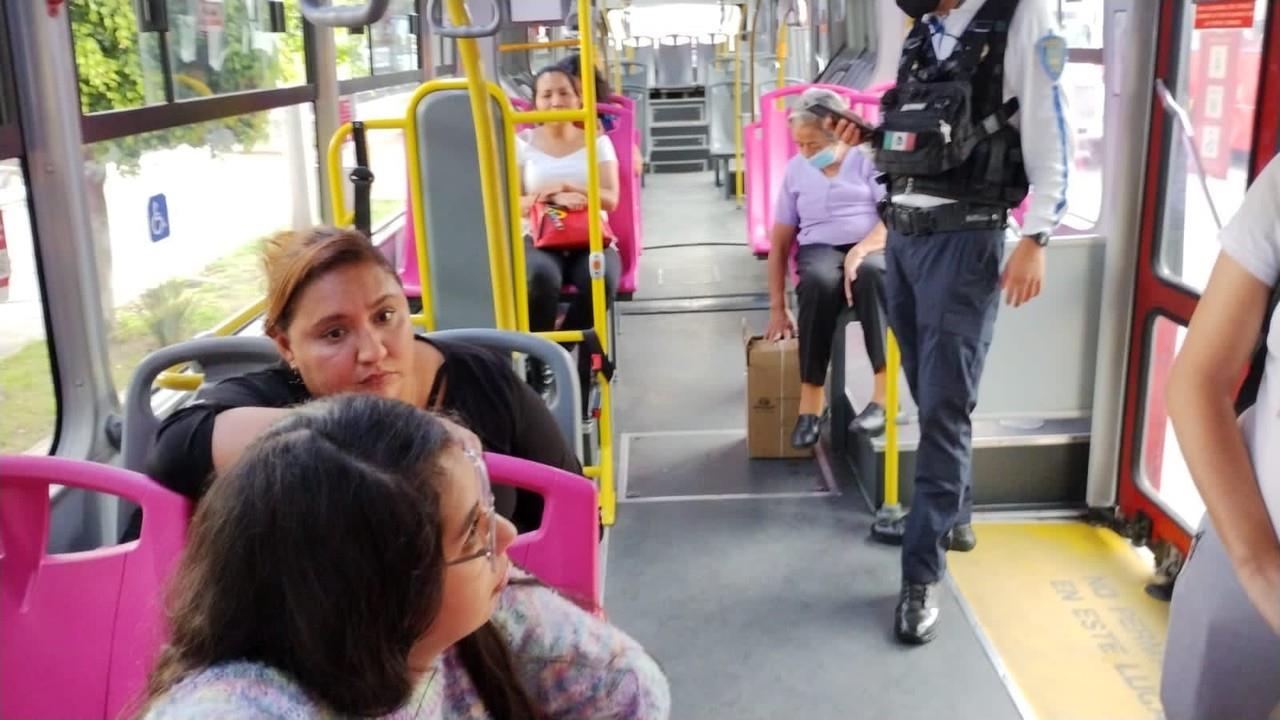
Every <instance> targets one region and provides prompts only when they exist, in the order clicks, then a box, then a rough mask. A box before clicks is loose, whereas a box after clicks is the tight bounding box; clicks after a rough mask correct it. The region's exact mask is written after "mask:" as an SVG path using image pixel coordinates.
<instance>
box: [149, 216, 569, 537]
mask: <svg viewBox="0 0 1280 720" xmlns="http://www.w3.org/2000/svg"><path fill="white" fill-rule="evenodd" d="M264 265H265V267H266V271H267V311H266V318H265V322H264V325H265V328H266V332H267V335H268V336H270V337H271V339H272V340H274V341H275V343H276V346H277V347H278V348H279V350H280V356H281V358H282V362H281V363H280V364H279V365H277V366H274V367H271V368H268V369H266V370H262V371H259V372H253V373H248V374H246V375H243V376H241V377H236V378H229V379H227V380H224V381H222V382H220V383H218V384H217V385H214V386H213V387H211V388H209V389H207V390H206V391H204V392H202V393H201V394H200V395H199V396H198V397H197V398H196V400H195V401H194V402H193V403H192V404H190V405H188V406H186V407H184V408H182V409H181V410H178V411H177V412H175V413H173V414H172V415H170V416H169V417H168V418H166V419H165V421H164V422H163V423H162V424H161V426H160V429H159V430H158V431H157V436H156V444H155V447H154V449H153V450H152V454H151V456H150V457H149V458H148V463H147V470H148V473H149V474H150V475H151V476H152V477H154V478H156V479H157V480H159V481H160V482H161V483H163V484H164V485H165V486H167V487H169V488H171V489H173V490H175V491H177V492H180V493H182V494H183V495H186V496H188V497H191V498H193V499H198V498H199V497H200V496H201V495H202V494H203V493H204V491H205V489H206V488H207V487H208V483H209V481H210V480H211V479H212V478H213V477H214V476H215V475H216V474H217V473H219V472H222V471H225V470H226V469H227V468H229V467H230V466H231V465H232V464H233V463H234V462H235V461H236V459H238V458H239V457H240V454H241V453H242V452H243V451H244V449H245V448H246V447H247V446H248V445H249V444H250V443H251V442H252V441H253V440H254V439H255V438H257V437H258V436H259V435H260V434H262V432H263V431H265V430H266V428H267V427H269V426H270V425H271V424H272V423H274V422H275V421H276V420H278V419H280V418H281V417H283V416H284V415H286V414H288V413H289V412H290V408H292V407H295V406H297V405H301V404H303V403H305V402H307V401H308V400H311V399H312V398H316V397H324V396H328V395H335V394H338V393H344V392H357V393H360V392H363V393H373V394H376V395H380V396H383V397H387V398H392V399H398V400H403V401H405V402H407V403H410V404H412V405H414V406H417V407H422V408H429V409H436V410H442V411H445V412H448V413H452V414H455V415H457V416H458V417H459V419H461V420H462V421H463V423H465V424H466V425H467V426H468V427H470V428H471V429H472V430H473V431H474V432H475V433H476V434H477V435H478V436H479V437H480V441H481V442H482V443H483V445H484V447H485V449H486V450H489V451H492V452H497V453H502V454H504V455H513V456H516V457H521V458H525V459H528V460H533V461H535V462H540V463H543V464H545V465H550V466H553V467H558V468H561V469H563V470H566V471H569V472H572V473H576V474H581V473H582V466H581V464H580V463H579V462H578V460H577V458H576V457H575V455H574V453H573V451H572V449H571V448H570V446H569V444H568V442H567V441H566V439H565V438H564V437H563V436H562V435H561V433H560V431H559V429H558V427H557V426H556V424H555V421H554V419H553V418H552V416H551V413H550V412H549V411H548V410H547V408H546V406H545V405H544V404H543V402H542V400H541V399H540V398H539V397H538V395H537V394H536V393H534V392H533V390H532V389H531V388H529V387H528V386H527V385H525V384H524V383H523V382H521V381H520V380H519V379H518V378H517V377H516V375H515V373H514V372H512V370H511V366H510V362H509V361H507V360H506V359H504V358H503V357H502V356H500V355H499V354H497V353H494V352H491V351H489V350H485V349H482V348H477V347H474V346H470V345H465V344H462V343H453V342H442V341H438V340H428V339H426V338H424V337H420V336H415V334H414V332H413V325H412V323H411V321H410V319H409V306H408V301H407V300H406V298H405V295H404V290H403V288H402V287H401V285H400V280H399V277H398V276H397V275H396V273H395V271H394V269H393V268H392V267H391V264H390V263H389V262H388V261H387V259H386V258H385V257H384V256H383V255H382V254H381V253H380V252H378V250H377V249H376V248H374V247H373V246H372V245H371V244H370V243H369V241H368V240H367V239H366V238H365V237H364V236H363V235H360V234H358V233H355V232H351V231H346V230H337V229H333V228H316V229H313V230H310V231H308V232H303V233H283V234H281V235H278V236H276V237H274V238H272V239H271V240H270V241H268V243H267V246H266V250H265V259H264ZM499 490H500V488H495V494H498V493H499ZM501 490H502V491H504V492H502V494H499V496H498V498H497V500H498V504H499V509H500V510H502V511H504V514H506V515H508V516H512V515H513V513H512V508H513V506H514V505H515V494H514V493H513V492H512V491H511V489H510V488H502V489H501ZM526 497H527V498H528V499H529V501H527V502H526V501H525V499H524V498H526ZM521 498H522V500H521V503H520V507H519V510H518V515H517V520H518V523H517V524H518V525H520V526H521V527H522V529H528V528H530V527H536V526H537V523H538V518H539V517H540V516H541V507H540V503H537V502H535V498H536V496H533V495H528V496H524V495H522V496H521Z"/></svg>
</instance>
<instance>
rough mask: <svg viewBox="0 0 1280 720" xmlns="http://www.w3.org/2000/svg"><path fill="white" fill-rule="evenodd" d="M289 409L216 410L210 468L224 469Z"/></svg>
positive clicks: (219, 471)
mask: <svg viewBox="0 0 1280 720" xmlns="http://www.w3.org/2000/svg"><path fill="white" fill-rule="evenodd" d="M290 412H292V411H291V410H290V409H288V408H265V407H240V408H231V409H230V410H224V411H222V412H220V413H218V417H216V418H214V421H213V442H212V447H211V448H210V450H211V453H212V456H213V470H214V473H215V474H216V475H221V474H222V473H224V472H226V471H227V470H228V469H229V468H230V467H231V466H232V465H235V463H236V461H237V460H239V459H240V456H241V455H243V454H244V451H245V449H246V448H248V447H249V445H250V444H252V443H253V441H254V440H256V439H257V438H258V436H259V435H261V434H263V433H264V432H266V431H267V428H269V427H271V426H272V425H273V424H275V422H276V421H277V420H280V419H281V418H283V417H285V416H286V415H288V414H289V413H290Z"/></svg>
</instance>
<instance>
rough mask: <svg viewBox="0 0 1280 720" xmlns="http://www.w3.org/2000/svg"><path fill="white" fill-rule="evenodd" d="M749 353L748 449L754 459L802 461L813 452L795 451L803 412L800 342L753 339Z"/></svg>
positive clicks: (748, 338) (746, 337) (747, 342)
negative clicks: (793, 440)
mask: <svg viewBox="0 0 1280 720" xmlns="http://www.w3.org/2000/svg"><path fill="white" fill-rule="evenodd" d="M743 342H744V344H745V345H746V353H747V449H748V451H749V453H750V455H751V457H753V458H799V457H809V456H811V455H813V450H812V449H806V450H796V449H795V448H792V447H791V431H792V430H793V429H794V428H795V426H796V417H797V416H798V415H799V412H800V410H799V408H800V341H799V340H796V339H795V338H792V339H790V340H782V341H780V342H770V341H768V340H765V339H764V337H762V336H760V335H751V334H750V333H749V332H748V331H747V330H746V326H745V323H744V326H743Z"/></svg>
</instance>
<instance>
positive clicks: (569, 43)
mask: <svg viewBox="0 0 1280 720" xmlns="http://www.w3.org/2000/svg"><path fill="white" fill-rule="evenodd" d="M577 44H578V41H577V40H543V41H540V42H522V43H506V44H504V45H499V46H498V52H504V53H505V52H523V51H525V50H541V49H543V48H546V49H551V48H562V47H575V46H577Z"/></svg>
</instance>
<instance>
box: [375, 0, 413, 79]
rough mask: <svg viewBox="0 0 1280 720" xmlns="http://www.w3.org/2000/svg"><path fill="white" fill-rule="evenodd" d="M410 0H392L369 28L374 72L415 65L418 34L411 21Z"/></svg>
mask: <svg viewBox="0 0 1280 720" xmlns="http://www.w3.org/2000/svg"><path fill="white" fill-rule="evenodd" d="M412 12H413V2H412V0H399V1H398V2H392V3H391V5H390V7H389V9H388V10H387V14H386V15H384V16H383V18H382V19H381V20H379V21H378V22H376V23H374V24H373V26H372V27H370V28H369V43H370V45H371V46H372V47H373V63H372V64H373V74H374V75H387V74H390V73H395V72H403V71H405V70H416V69H418V65H419V63H418V37H417V36H416V35H415V34H414V32H413V31H414V28H413V24H412V19H411V18H412V16H411V15H410V13H412Z"/></svg>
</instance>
